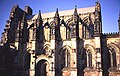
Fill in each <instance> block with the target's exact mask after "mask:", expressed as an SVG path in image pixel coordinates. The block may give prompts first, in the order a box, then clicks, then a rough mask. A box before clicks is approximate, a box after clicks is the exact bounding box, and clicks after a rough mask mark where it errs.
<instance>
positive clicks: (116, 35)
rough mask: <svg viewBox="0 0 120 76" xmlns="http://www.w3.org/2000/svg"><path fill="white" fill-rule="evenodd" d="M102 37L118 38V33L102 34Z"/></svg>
mask: <svg viewBox="0 0 120 76" xmlns="http://www.w3.org/2000/svg"><path fill="white" fill-rule="evenodd" d="M103 36H106V37H118V36H119V32H109V33H103Z"/></svg>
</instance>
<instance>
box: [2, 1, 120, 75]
mask: <svg viewBox="0 0 120 76" xmlns="http://www.w3.org/2000/svg"><path fill="white" fill-rule="evenodd" d="M101 16H102V15H101V5H100V3H99V2H96V3H95V6H92V7H86V8H77V7H75V8H74V9H71V10H65V11H59V10H58V9H56V11H55V12H50V13H41V11H39V13H38V14H33V13H32V9H31V7H29V6H25V9H24V10H23V9H21V8H19V6H18V5H15V6H13V7H12V10H11V12H10V16H9V19H8V20H7V21H6V25H5V28H4V32H3V33H2V37H1V41H0V76H120V15H119V17H118V25H116V26H118V27H119V28H118V30H119V31H118V32H115V33H114V32H113V33H105V34H103V33H102V17H101Z"/></svg>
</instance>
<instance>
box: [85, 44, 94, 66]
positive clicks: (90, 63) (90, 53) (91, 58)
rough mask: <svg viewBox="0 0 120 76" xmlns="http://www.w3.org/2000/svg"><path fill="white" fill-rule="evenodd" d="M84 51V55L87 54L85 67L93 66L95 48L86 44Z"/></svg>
mask: <svg viewBox="0 0 120 76" xmlns="http://www.w3.org/2000/svg"><path fill="white" fill-rule="evenodd" d="M85 51H86V56H87V58H86V59H87V67H95V66H96V52H95V48H94V47H93V46H92V45H90V44H86V45H85Z"/></svg>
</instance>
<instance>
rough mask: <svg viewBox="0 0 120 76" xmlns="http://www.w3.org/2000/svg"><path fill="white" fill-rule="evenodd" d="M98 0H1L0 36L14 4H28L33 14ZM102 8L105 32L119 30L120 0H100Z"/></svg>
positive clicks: (89, 3)
mask: <svg viewBox="0 0 120 76" xmlns="http://www.w3.org/2000/svg"><path fill="white" fill-rule="evenodd" d="M96 1H98V0H1V1H0V37H1V33H2V32H3V30H4V27H5V24H6V20H8V19H9V15H10V11H11V9H12V6H13V5H19V7H20V8H22V9H24V6H26V5H28V6H30V7H31V8H32V9H33V14H36V13H38V11H39V10H41V12H42V13H46V12H55V11H56V8H58V9H59V11H63V10H70V9H73V8H74V7H75V5H77V8H84V7H89V6H95V2H96ZM99 2H100V4H101V9H102V26H103V33H108V32H118V16H119V10H120V0H99Z"/></svg>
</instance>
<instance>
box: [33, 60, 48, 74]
mask: <svg viewBox="0 0 120 76" xmlns="http://www.w3.org/2000/svg"><path fill="white" fill-rule="evenodd" d="M49 67H50V64H49V63H48V61H47V60H44V59H43V60H40V61H39V62H38V63H37V64H36V74H35V76H49Z"/></svg>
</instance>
